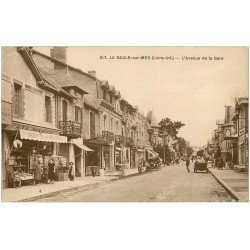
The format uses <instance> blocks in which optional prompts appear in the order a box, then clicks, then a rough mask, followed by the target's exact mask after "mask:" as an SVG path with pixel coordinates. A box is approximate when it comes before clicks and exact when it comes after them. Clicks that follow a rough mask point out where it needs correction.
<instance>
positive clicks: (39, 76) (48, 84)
mask: <svg viewBox="0 0 250 250" xmlns="http://www.w3.org/2000/svg"><path fill="white" fill-rule="evenodd" d="M17 51H18V52H19V53H20V54H21V55H22V56H23V58H24V60H25V62H26V63H27V64H28V66H29V68H30V70H31V72H32V73H33V75H34V77H35V78H36V80H37V83H38V84H39V85H40V86H41V87H44V88H47V89H49V90H51V91H55V92H57V93H60V94H63V95H65V96H67V97H70V98H74V97H73V96H71V95H70V94H69V93H67V92H66V91H64V90H63V89H62V88H61V87H60V86H59V85H58V84H57V83H56V82H54V81H53V80H52V79H50V78H49V77H48V76H47V75H46V74H44V73H43V72H41V70H39V68H38V67H37V66H36V64H35V62H34V60H33V58H32V57H31V56H30V54H29V49H28V48H26V47H18V48H17Z"/></svg>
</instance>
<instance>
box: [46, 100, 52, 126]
mask: <svg viewBox="0 0 250 250" xmlns="http://www.w3.org/2000/svg"><path fill="white" fill-rule="evenodd" d="M45 121H46V122H50V123H51V122H52V109H51V98H50V97H49V96H45Z"/></svg>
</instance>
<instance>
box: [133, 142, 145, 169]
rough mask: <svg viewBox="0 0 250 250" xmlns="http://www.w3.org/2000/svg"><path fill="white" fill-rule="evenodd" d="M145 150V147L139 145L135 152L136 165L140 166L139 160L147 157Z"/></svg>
mask: <svg viewBox="0 0 250 250" xmlns="http://www.w3.org/2000/svg"><path fill="white" fill-rule="evenodd" d="M144 154H145V150H144V149H143V148H140V147H138V148H137V150H136V153H135V167H138V162H139V161H140V160H141V159H145V155H144Z"/></svg>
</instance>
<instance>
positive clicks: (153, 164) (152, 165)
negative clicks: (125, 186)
mask: <svg viewBox="0 0 250 250" xmlns="http://www.w3.org/2000/svg"><path fill="white" fill-rule="evenodd" d="M154 169H155V170H160V169H161V166H160V162H159V161H158V160H157V158H154V159H149V160H148V164H147V166H146V171H150V170H154Z"/></svg>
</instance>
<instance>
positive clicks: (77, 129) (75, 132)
mask: <svg viewBox="0 0 250 250" xmlns="http://www.w3.org/2000/svg"><path fill="white" fill-rule="evenodd" d="M81 127H82V126H81V123H80V122H74V121H60V122H59V128H60V129H61V135H64V136H68V137H70V138H79V137H81Z"/></svg>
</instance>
